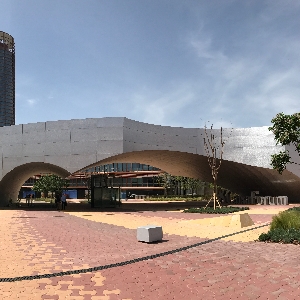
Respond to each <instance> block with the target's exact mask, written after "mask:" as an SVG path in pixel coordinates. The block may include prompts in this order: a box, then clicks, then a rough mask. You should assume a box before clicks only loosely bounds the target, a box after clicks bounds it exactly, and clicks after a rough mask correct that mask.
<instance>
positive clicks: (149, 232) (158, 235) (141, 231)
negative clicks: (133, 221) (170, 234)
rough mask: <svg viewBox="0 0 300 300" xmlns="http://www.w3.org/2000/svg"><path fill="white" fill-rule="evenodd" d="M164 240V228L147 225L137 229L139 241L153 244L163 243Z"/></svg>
mask: <svg viewBox="0 0 300 300" xmlns="http://www.w3.org/2000/svg"><path fill="white" fill-rule="evenodd" d="M162 238H163V231H162V226H157V225H146V226H141V227H138V228H137V240H138V241H141V242H146V243H151V242H156V241H161V240H162Z"/></svg>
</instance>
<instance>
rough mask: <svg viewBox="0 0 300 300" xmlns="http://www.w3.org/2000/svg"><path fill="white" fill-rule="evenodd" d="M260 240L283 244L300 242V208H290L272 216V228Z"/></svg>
mask: <svg viewBox="0 0 300 300" xmlns="http://www.w3.org/2000/svg"><path fill="white" fill-rule="evenodd" d="M258 241H260V242H270V243H282V244H300V209H299V207H293V208H289V209H288V210H286V211H282V212H280V213H279V214H278V215H276V216H274V217H273V218H272V222H271V225H270V230H269V231H268V232H267V233H262V234H261V235H260V236H259V238H258Z"/></svg>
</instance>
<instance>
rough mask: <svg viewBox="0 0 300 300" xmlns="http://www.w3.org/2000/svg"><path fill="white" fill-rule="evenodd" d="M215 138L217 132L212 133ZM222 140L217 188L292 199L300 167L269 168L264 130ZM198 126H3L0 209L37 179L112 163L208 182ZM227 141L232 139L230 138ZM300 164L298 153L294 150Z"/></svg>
mask: <svg viewBox="0 0 300 300" xmlns="http://www.w3.org/2000/svg"><path fill="white" fill-rule="evenodd" d="M214 134H215V135H216V136H218V135H220V130H214ZM223 135H224V137H225V139H227V142H226V144H225V148H224V156H223V158H224V160H223V162H222V166H221V168H220V171H219V175H218V185H220V186H223V187H224V188H228V189H230V190H231V191H233V192H236V193H239V194H241V195H250V192H251V191H259V192H260V195H268V196H279V195H286V196H288V197H289V201H290V202H297V201H298V199H299V197H298V195H300V184H299V183H300V168H299V167H298V166H297V165H296V164H294V165H289V166H288V169H287V170H286V171H284V173H283V175H280V174H278V172H277V171H275V170H273V169H272V168H271V166H270V156H271V154H273V153H278V152H279V151H280V150H282V149H284V148H285V147H282V146H278V145H276V143H275V141H274V136H273V134H272V133H271V132H270V131H268V128H267V127H253V128H240V129H224V131H223ZM204 136H205V133H204V129H203V128H181V127H168V126H159V125H151V124H146V123H141V122H137V121H133V120H130V119H127V118H118V117H116V118H99V119H83V120H69V121H50V122H42V123H34V124H23V125H14V126H7V127H2V128H0V139H1V146H0V147H1V155H2V157H1V167H0V205H6V204H7V203H8V201H9V199H12V200H13V201H14V199H17V195H18V192H19V190H20V188H21V186H22V184H23V183H24V182H25V181H26V180H27V179H28V178H29V177H30V176H33V175H34V174H37V173H41V172H49V173H50V172H52V173H54V174H57V175H60V176H62V177H66V176H68V175H70V174H72V173H75V172H76V171H79V170H84V169H87V168H89V167H92V166H96V165H99V164H107V163H116V162H137V163H142V164H148V165H151V166H154V167H157V168H160V169H162V170H164V171H167V172H169V173H171V174H174V175H182V176H189V177H194V178H199V179H201V180H204V181H207V182H211V181H212V176H211V170H210V168H209V166H208V162H207V157H206V155H205V149H204V142H203V138H204ZM228 136H229V138H228ZM292 155H293V156H294V158H295V160H297V161H299V157H298V155H297V154H296V153H294V152H293V153H292Z"/></svg>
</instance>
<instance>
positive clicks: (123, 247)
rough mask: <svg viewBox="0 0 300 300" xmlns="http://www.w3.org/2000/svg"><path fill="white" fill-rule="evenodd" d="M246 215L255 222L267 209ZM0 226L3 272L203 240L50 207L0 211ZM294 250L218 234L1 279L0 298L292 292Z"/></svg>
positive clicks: (281, 295) (295, 286) (296, 276)
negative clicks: (151, 234) (154, 237)
mask: <svg viewBox="0 0 300 300" xmlns="http://www.w3.org/2000/svg"><path fill="white" fill-rule="evenodd" d="M86 214H91V213H86ZM107 214H109V213H107ZM131 214H133V215H135V216H136V215H138V214H139V215H140V214H141V213H131ZM143 216H148V217H149V223H151V217H154V216H159V217H161V218H165V219H168V220H169V221H170V222H174V220H176V219H182V218H183V219H187V220H188V219H194V218H195V217H196V214H181V213H177V212H176V213H169V212H158V214H155V213H153V212H147V213H146V212H145V213H143ZM199 216H200V215H198V217H199ZM111 217H112V218H114V217H115V218H116V217H118V215H117V214H111ZM201 217H203V216H201ZM251 217H252V219H253V220H254V222H255V223H256V224H257V225H259V224H262V223H264V222H266V221H270V219H271V217H272V216H271V215H264V214H259V215H258V214H257V215H251ZM100 221H101V220H100ZM141 225H144V224H141ZM0 230H1V244H0V260H1V261H0V262H1V264H0V271H1V277H2V278H3V277H5V278H6V277H16V276H26V275H36V274H46V273H53V272H60V271H67V270H77V269H82V268H89V267H95V266H101V265H105V264H110V263H116V262H122V261H125V260H128V259H134V258H138V257H142V256H146V255H151V254H156V253H160V252H164V251H168V250H172V249H176V248H180V247H183V246H186V245H190V244H194V243H197V242H200V241H204V240H206V239H205V238H199V237H187V236H180V235H175V234H172V235H168V234H164V239H163V242H162V243H153V244H147V243H141V242H137V240H136V230H134V229H128V228H125V227H122V226H116V225H110V224H106V223H101V222H95V221H90V220H86V219H83V218H80V217H77V216H73V215H70V214H67V213H62V212H55V211H16V210H15V211H9V210H6V211H0ZM299 250H300V248H299V246H298V245H283V244H265V243H259V242H254V241H253V242H234V241H231V240H226V241H225V240H219V241H215V242H212V243H209V244H205V245H202V246H199V247H195V248H192V249H189V250H186V251H182V252H178V253H174V254H171V255H166V256H163V257H159V258H156V259H153V260H148V261H142V262H138V263H134V264H130V265H125V266H121V267H116V268H111V269H108V270H102V271H97V272H90V273H84V274H74V275H68V276H60V277H52V278H45V279H37V280H29V281H28V280H25V281H19V282H13V283H10V282H0V294H1V299H13V300H14V299H84V300H87V299H107V300H108V299H109V300H113V299H123V300H125V299H282V300H283V299H299V298H300V289H299V286H300V272H299V267H298V265H299V263H298V262H299V260H300V251H299Z"/></svg>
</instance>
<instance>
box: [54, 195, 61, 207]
mask: <svg viewBox="0 0 300 300" xmlns="http://www.w3.org/2000/svg"><path fill="white" fill-rule="evenodd" d="M60 199H61V197H60V196H59V194H58V193H56V194H55V207H56V209H57V210H59V204H60Z"/></svg>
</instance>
